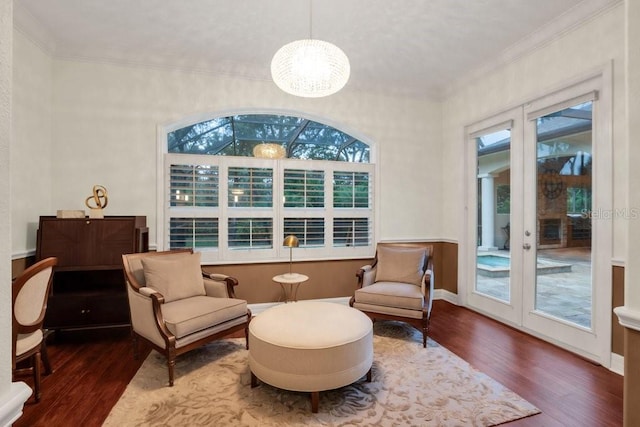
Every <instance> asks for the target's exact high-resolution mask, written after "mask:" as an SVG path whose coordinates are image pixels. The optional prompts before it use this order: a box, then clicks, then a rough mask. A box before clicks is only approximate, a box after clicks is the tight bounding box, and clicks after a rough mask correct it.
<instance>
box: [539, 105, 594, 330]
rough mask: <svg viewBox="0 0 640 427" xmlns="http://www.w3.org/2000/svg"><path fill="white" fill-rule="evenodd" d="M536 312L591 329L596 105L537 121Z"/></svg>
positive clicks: (548, 116) (577, 108)
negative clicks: (593, 146)
mask: <svg viewBox="0 0 640 427" xmlns="http://www.w3.org/2000/svg"><path fill="white" fill-rule="evenodd" d="M536 135H537V137H536V146H537V180H536V181H537V191H536V206H537V207H536V222H537V245H536V294H535V308H536V310H537V311H539V312H542V313H545V314H547V315H550V316H553V317H557V318H560V319H562V320H565V321H568V322H571V323H575V324H578V325H580V326H584V327H587V328H590V327H591V313H592V310H591V308H592V307H591V306H592V283H591V217H592V215H591V209H592V196H591V188H592V165H593V150H592V102H587V103H584V104H580V105H575V106H573V107H570V108H566V109H564V110H562V111H558V112H555V113H552V114H549V115H546V116H543V117H540V118H538V119H537V123H536Z"/></svg>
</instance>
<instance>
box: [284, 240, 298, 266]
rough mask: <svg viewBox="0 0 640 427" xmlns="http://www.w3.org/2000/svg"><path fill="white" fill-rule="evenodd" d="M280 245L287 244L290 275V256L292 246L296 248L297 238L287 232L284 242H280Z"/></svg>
mask: <svg viewBox="0 0 640 427" xmlns="http://www.w3.org/2000/svg"><path fill="white" fill-rule="evenodd" d="M282 246H288V247H289V275H292V274H293V273H291V264H292V261H293V259H292V257H293V248H297V247H298V238H297V237H296V236H294V235H293V234H289V235H288V236H287V237H285V238H284V242H282Z"/></svg>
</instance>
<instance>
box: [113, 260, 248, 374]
mask: <svg viewBox="0 0 640 427" xmlns="http://www.w3.org/2000/svg"><path fill="white" fill-rule="evenodd" d="M181 252H188V253H193V250H192V249H179V250H172V251H165V252H142V253H134V254H125V255H122V262H123V266H124V275H125V280H126V282H127V286H129V288H130V291H132V292H134V293H137V294H139V295H144V296H145V297H147V298H150V299H151V302H152V307H153V316H154V319H155V326H156V328H157V330H158V332H159V333H160V335H161V336H162V339H163V340H164V347H161V346H159V345H157V344H156V343H154V342H153V341H151V340H150V339H148V338H146V337H144V336H143V335H141V334H139V333H138V332H136V330H135V328H134V326H133V321H132V323H131V337H132V343H133V353H134V357H135V358H136V359H138V358H139V354H140V353H139V348H138V347H139V340H142V341H143V342H145V343H147V344H148V345H150V346H151V347H152V348H153V349H155V350H157V351H158V352H159V353H160V354H163V355H165V357H166V358H167V368H168V370H169V386H173V382H174V368H175V363H176V357H177V356H179V355H181V354H184V353H187V352H189V351H191V350H193V349H195V348H198V347H200V346H202V345H204V344H207V343H209V342H211V341H215V340H217V339H220V338H223V337H225V336H227V335H229V334H231V333H233V332H236V331H241V330H243V329H244V335H245V342H246V344H245V346H246V348H247V349H248V348H249V322H250V321H251V310H249V309H247V320H246V322H245V323H242V324H238V325H234V326H231V327H229V328H227V329H224V330H221V331H219V332H216V333H212V334H211V335H207V336H204V337H202V338H200V339H198V340H196V341H193V342H191V343H189V344H187V345H185V346H182V347H176V341H177V338H176V336H175V335H174V334H173V333H172V332H171V331H170V330H169V329H168V328H167V326H166V324H165V321H164V318H163V315H162V304H164V302H165V301H164V296H163V295H162V294H160V293H159V292H155V293H151V294H149V295H146V294H143V293H141V292H140V289H141V288H144V285H143V284H141V283H140V282H139V281H138V280H137V279H136V276H135V275H134V274H133V271H132V268H131V265H132V264H131V263H132V262H133V261H137V260H140V259H141V258H145V257H161V256H165V255H171V254H176V253H181ZM202 275H203V278H204V280H207V279H214V280H216V281H224V282H225V284H226V291H227V294H228V297H229V298H235V291H234V288H235V287H236V286H238V280H237V279H236V278H234V277H230V276H224V275H219V274H210V273H206V272H204V271H203V272H202Z"/></svg>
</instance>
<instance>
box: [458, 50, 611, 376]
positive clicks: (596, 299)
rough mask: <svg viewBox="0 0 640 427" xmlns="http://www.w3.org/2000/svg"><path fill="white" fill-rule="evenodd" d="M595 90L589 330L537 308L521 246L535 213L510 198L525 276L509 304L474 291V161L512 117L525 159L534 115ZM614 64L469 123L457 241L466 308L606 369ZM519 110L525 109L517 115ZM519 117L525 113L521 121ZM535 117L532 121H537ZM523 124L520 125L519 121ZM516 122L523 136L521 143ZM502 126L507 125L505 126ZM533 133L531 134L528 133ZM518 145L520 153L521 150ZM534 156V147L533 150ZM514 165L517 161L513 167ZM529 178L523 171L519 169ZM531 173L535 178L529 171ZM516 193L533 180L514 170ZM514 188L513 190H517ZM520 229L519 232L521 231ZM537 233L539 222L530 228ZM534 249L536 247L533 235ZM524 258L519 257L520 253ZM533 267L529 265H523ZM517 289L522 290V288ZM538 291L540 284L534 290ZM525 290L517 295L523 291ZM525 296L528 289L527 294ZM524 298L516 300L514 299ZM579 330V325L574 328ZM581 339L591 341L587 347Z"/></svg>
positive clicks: (516, 157)
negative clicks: (485, 138)
mask: <svg viewBox="0 0 640 427" xmlns="http://www.w3.org/2000/svg"><path fill="white" fill-rule="evenodd" d="M589 94H592V95H593V94H597V95H596V96H597V101H596V102H594V105H593V122H592V123H593V129H592V132H593V158H594V166H593V168H594V169H593V187H592V202H593V209H594V218H592V224H593V231H592V251H593V252H592V259H593V263H592V286H593V295H592V297H593V311H592V327H591V329H592V330H591V331H588V332H585V331H584V330H580V328H575V327H565V325H560V326H563V327H561V328H558V324H559V323H558V321H557V320H551V319H550V318H548V317H546V316H541V315H540V314H539V313H535V310H533V309H532V308H533V301H534V296H533V294H532V293H531V292H532V291H531V288H532V286H531V285H527V286H523V285H522V278H523V277H524V275H529V276H531V277H535V270H533V269H534V268H535V263H528V266H527V263H526V262H524V254H523V251H522V248H523V245H524V243H526V242H525V240H524V239H525V236H524V235H523V230H524V229H525V228H524V226H525V223H526V224H527V226H530V224H535V222H532V219H531V216H532V215H533V216H534V217H535V211H533V212H526V211H525V209H524V206H523V205H522V204H518V203H516V204H515V206H514V203H513V201H512V203H511V224H512V226H511V230H512V233H511V244H510V247H511V257H512V261H511V262H512V265H514V266H516V265H517V266H522V267H523V269H521V271H520V274H521V275H522V276H520V277H521V279H517V278H516V280H518V281H519V282H520V286H514V285H513V276H514V274H513V273H512V279H511V281H512V285H511V302H510V303H509V304H505V303H500V302H497V300H495V301H491V300H490V299H488V298H486V297H484V298H483V297H479V296H478V294H477V293H475V291H474V287H475V286H474V285H475V280H476V249H477V248H476V244H477V241H476V233H477V230H476V224H477V218H476V217H477V213H476V212H477V198H476V188H477V187H476V186H477V174H476V173H475V171H476V167H477V159H476V151H477V150H476V145H475V137H476V136H480V135H482V134H486V133H490V132H491V131H492V130H499V128H500V126H504V124H505V123H507V122H509V124H510V125H511V129H512V132H511V139H512V142H511V150H512V152H511V159H512V160H511V162H512V166H513V165H515V164H516V162H521V163H519V164H520V165H524V164H525V162H524V156H525V155H527V154H528V155H531V154H530V153H525V151H524V148H521V149H518V147H524V144H525V139H527V140H528V141H531V138H532V136H531V132H532V130H531V129H532V125H531V120H533V118H534V117H535V116H536V114H537V115H539V116H541V115H545V114H548V113H550V112H552V111H556V110H559V109H562V108H561V107H563V106H564V105H566V106H567V107H568V106H571V105H575V104H576V103H577V102H574V101H576V100H578V99H581V97H584V96H590V95H589ZM612 108H613V102H612V64H611V63H609V64H607V65H606V66H605V67H602V68H600V69H598V70H596V71H594V72H590V73H587V74H585V75H583V76H582V77H581V78H579V79H576V80H574V81H573V82H570V83H567V84H565V85H563V86H561V87H559V88H558V89H557V90H554V91H549V92H548V93H547V94H546V95H544V96H541V97H538V98H536V99H534V100H531V101H529V102H524V103H522V104H520V106H518V107H516V108H514V109H510V110H508V111H505V112H503V113H500V114H496V115H494V116H492V117H491V118H488V119H485V120H482V121H480V122H476V123H474V124H472V125H469V126H467V127H465V164H464V174H465V176H464V179H465V181H464V182H465V191H464V192H463V197H464V201H463V204H462V206H464V218H463V227H462V230H463V235H462V236H461V237H462V238H461V247H460V273H461V274H460V278H461V280H460V281H459V286H458V300H459V302H460V304H461V305H463V306H468V307H469V308H472V309H474V310H476V311H479V312H481V313H483V314H486V315H487V316H489V317H492V318H496V319H498V320H500V321H502V322H504V323H507V324H510V325H511V326H514V327H516V328H518V329H521V330H523V331H526V332H527V333H530V334H531V335H534V336H537V337H539V338H542V339H544V340H546V341H549V342H552V343H554V344H556V345H558V346H560V347H563V348H565V349H567V350H570V351H572V352H575V353H577V354H580V355H581V356H584V357H586V358H588V359H590V360H594V361H596V362H598V363H600V364H602V365H603V366H605V367H609V366H610V365H611V310H612V307H611V294H612V289H611V280H612V279H611V259H612V254H613V234H612V233H613V227H612V221H613V214H614V213H615V212H614V210H613V197H612V194H611V193H612V191H611V190H612V188H613V175H612V161H613V160H612V159H613V156H612ZM514 110H520V112H521V113H520V114H517V113H515V114H514ZM518 116H519V117H520V118H519V119H518ZM533 123H535V120H533ZM519 125H520V126H519ZM518 127H519V128H520V129H521V132H519V134H520V135H522V136H521V139H520V140H519V143H517V142H516V141H515V138H518V132H516V130H517V129H518ZM503 128H504V127H503ZM527 132H528V134H527ZM533 132H534V134H533V141H534V145H535V126H533ZM518 150H519V151H518ZM533 153H534V156H535V151H534V152H533ZM512 169H513V167H512ZM522 175H523V176H525V175H524V174H522ZM529 175H530V176H529V177H528V179H529V180H531V179H535V178H532V176H533V175H532V174H531V173H529ZM511 185H512V188H511V194H524V190H525V185H526V186H528V187H530V186H531V185H532V184H531V181H528V182H526V183H525V182H524V181H522V180H519V179H518V178H517V177H516V179H515V180H514V175H513V172H512V181H511ZM514 186H515V188H514ZM517 230H519V231H517ZM533 231H535V228H534V229H533ZM534 236H535V233H534ZM529 243H530V244H531V243H533V245H532V247H535V241H533V242H529ZM518 257H520V258H518ZM527 268H528V269H529V270H530V271H529V270H526V269H527ZM516 288H520V291H518V289H516ZM534 291H535V290H534ZM519 292H520V293H519ZM525 294H526V295H525ZM517 299H519V301H518V300H517ZM576 329H577V330H576ZM583 340H586V341H587V342H586V345H585V342H583Z"/></svg>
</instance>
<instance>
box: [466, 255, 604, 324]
mask: <svg viewBox="0 0 640 427" xmlns="http://www.w3.org/2000/svg"><path fill="white" fill-rule="evenodd" d="M538 252H539V254H538V255H539V256H538V258H539V259H542V260H547V261H552V262H561V263H568V264H571V272H566V273H551V274H538V276H537V291H538V292H537V299H536V309H538V310H540V311H543V312H545V313H547V314H550V315H552V316H555V317H558V318H560V319H563V320H566V321H569V322H573V323H576V324H578V325H580V326H584V327H586V328H590V327H591V278H590V276H591V259H590V257H591V250H590V248H567V249H545V250H539V251H538ZM488 254H491V252H488ZM495 254H496V255H501V256H505V255H508V252H507V251H498V252H495ZM476 290H477V291H478V292H481V293H483V294H486V295H489V296H492V297H494V298H497V299H500V300H502V301H509V277H485V276H482V275H480V274H478V276H477V285H476Z"/></svg>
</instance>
